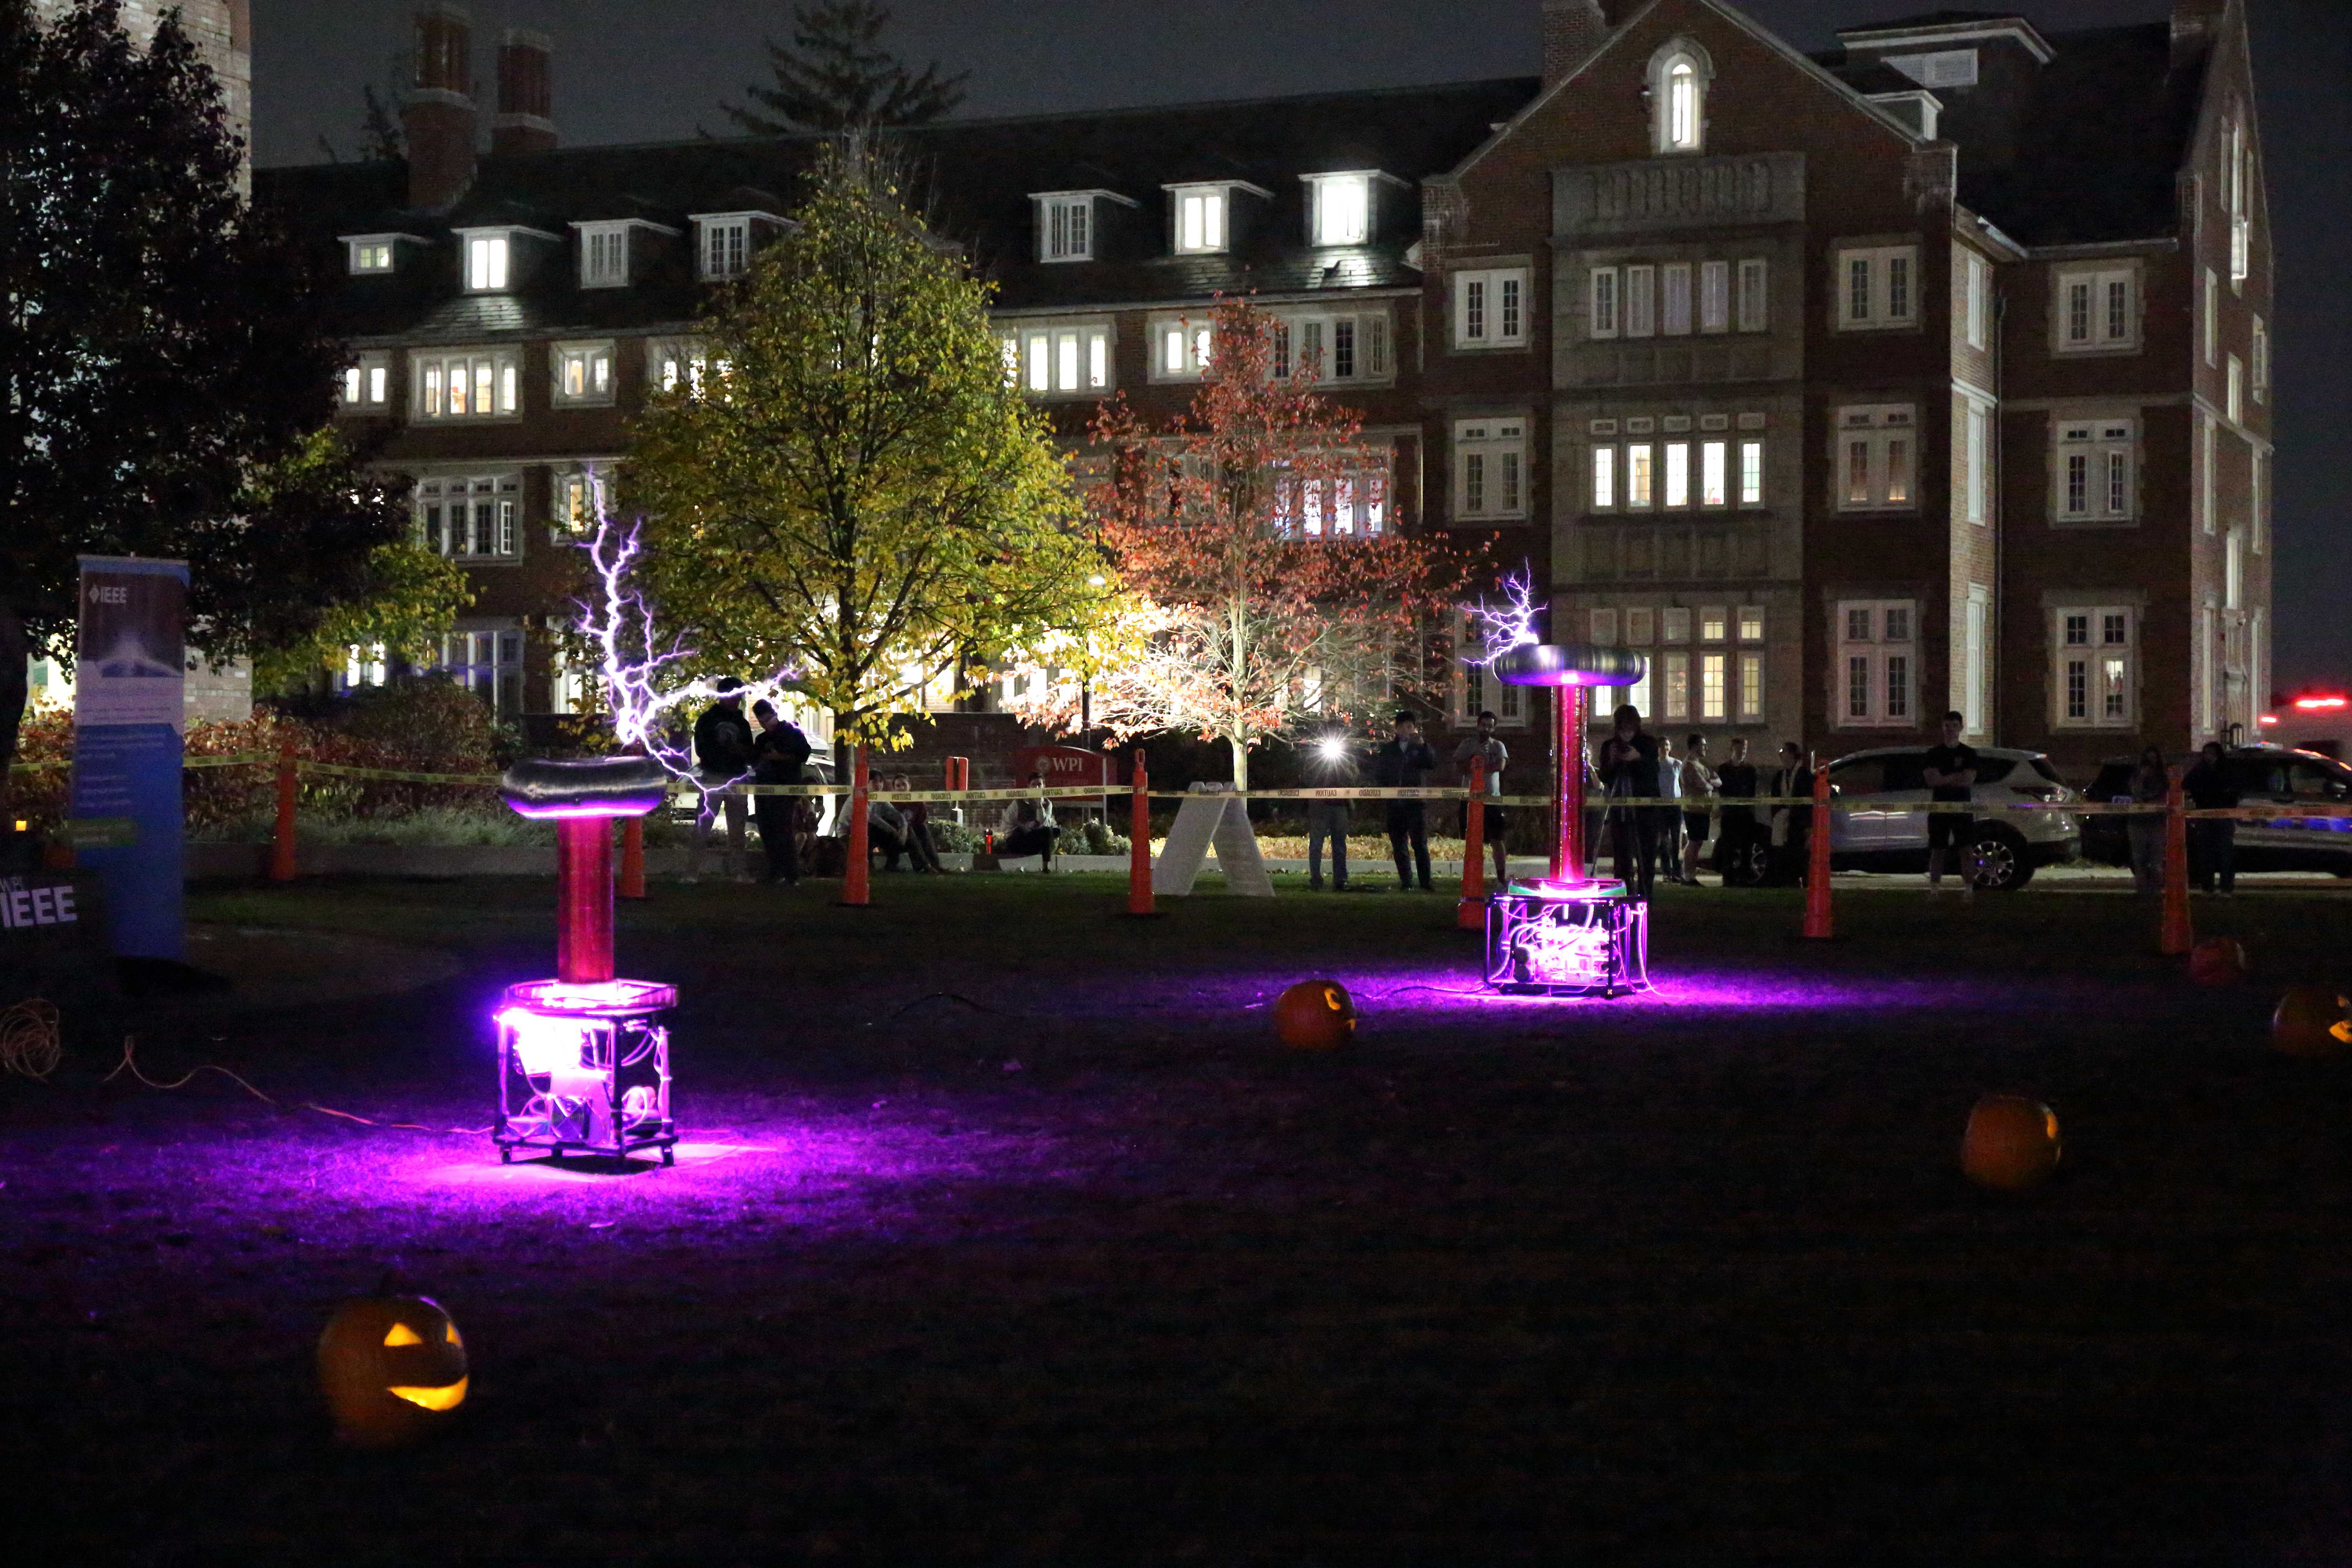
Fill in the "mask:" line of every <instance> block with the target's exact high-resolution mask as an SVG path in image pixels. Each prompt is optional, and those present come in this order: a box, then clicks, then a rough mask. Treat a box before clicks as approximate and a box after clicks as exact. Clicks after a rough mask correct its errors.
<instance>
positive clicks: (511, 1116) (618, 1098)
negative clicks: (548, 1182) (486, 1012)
mask: <svg viewBox="0 0 2352 1568" xmlns="http://www.w3.org/2000/svg"><path fill="white" fill-rule="evenodd" d="M675 1006H677V988H676V987H675V986H669V985H662V984H656V983H654V982H652V981H646V980H607V981H601V982H597V983H594V984H567V983H565V982H563V981H560V980H527V981H524V982H523V983H522V984H520V985H509V987H507V992H506V999H505V1001H504V1003H503V1004H502V1005H500V1006H499V1011H498V1016H497V1022H498V1029H499V1114H498V1121H497V1123H496V1125H495V1126H494V1127H493V1128H492V1129H491V1133H490V1138H491V1142H495V1143H496V1144H497V1145H498V1149H499V1161H500V1163H511V1162H512V1161H513V1159H514V1156H515V1151H516V1150H518V1149H525V1150H530V1149H536V1150H541V1151H543V1152H547V1153H549V1154H551V1155H555V1156H559V1157H560V1156H562V1155H564V1154H592V1155H604V1156H607V1157H609V1158H612V1159H614V1160H620V1159H625V1158H627V1157H628V1156H629V1155H630V1154H632V1153H634V1152H636V1151H638V1150H641V1149H659V1150H660V1151H661V1156H662V1163H663V1164H665V1165H674V1164H676V1163H677V1152H676V1145H677V1122H676V1121H673V1120H671V1117H670V1103H669V1096H670V1071H669V1031H668V1029H667V1028H666V1027H664V1026H662V1024H661V1023H660V1022H659V1019H660V1016H661V1015H663V1014H664V1013H667V1011H668V1010H669V1009H670V1008H672V1007H675ZM567 1034H569V1035H570V1036H571V1038H569V1039H566V1038H564V1036H566V1035H567Z"/></svg>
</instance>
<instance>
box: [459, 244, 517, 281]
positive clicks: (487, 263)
mask: <svg viewBox="0 0 2352 1568" xmlns="http://www.w3.org/2000/svg"><path fill="white" fill-rule="evenodd" d="M508 247H509V241H508V239H507V237H506V236H504V235H502V234H498V235H477V236H475V237H473V238H471V239H468V240H467V242H466V287H467V289H472V290H474V291H476V292H477V293H478V292H480V291H482V290H484V289H503V288H505V287H506V286H507V256H508Z"/></svg>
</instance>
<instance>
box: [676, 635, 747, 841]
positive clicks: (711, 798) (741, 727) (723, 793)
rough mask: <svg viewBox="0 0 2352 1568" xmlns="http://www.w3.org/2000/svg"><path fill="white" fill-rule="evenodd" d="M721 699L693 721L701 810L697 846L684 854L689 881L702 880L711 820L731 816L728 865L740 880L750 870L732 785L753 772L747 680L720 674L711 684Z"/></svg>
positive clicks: (740, 810) (740, 803)
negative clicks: (745, 696)
mask: <svg viewBox="0 0 2352 1568" xmlns="http://www.w3.org/2000/svg"><path fill="white" fill-rule="evenodd" d="M711 689H713V690H714V691H716V692H717V693H718V698H717V700H715V701H713V702H712V703H711V704H710V706H709V707H708V708H705V709H704V710H702V714H701V717H699V718H698V719H696V720H695V721H694V758H695V763H696V766H697V768H698V771H699V772H700V773H701V795H702V805H701V809H700V810H698V811H697V812H696V813H695V815H694V844H693V847H691V848H690V849H688V852H687V858H686V880H688V881H689V882H694V881H699V880H700V879H701V877H702V860H703V855H704V853H705V852H706V851H707V850H708V849H709V847H710V828H711V824H712V823H713V822H715V821H716V820H717V818H718V814H719V812H720V811H721V810H724V811H725V812H726V814H727V868H728V872H729V874H730V875H731V876H732V877H733V878H734V879H735V880H737V881H739V882H748V881H750V880H751V872H750V871H749V870H748V869H746V868H745V867H744V865H743V824H744V819H745V816H747V813H746V812H745V810H744V800H743V797H742V795H740V794H738V793H737V792H736V791H735V789H734V788H733V786H734V785H735V784H740V782H742V780H743V779H744V778H745V776H747V775H748V774H749V773H751V724H750V723H749V722H748V721H746V720H745V719H744V717H743V683H742V682H741V681H740V680H739V679H736V678H735V677H734V676H731V675H722V676H720V677H719V679H717V680H716V681H714V682H713V683H712V686H711Z"/></svg>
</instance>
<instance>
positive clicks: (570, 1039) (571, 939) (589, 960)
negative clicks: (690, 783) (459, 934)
mask: <svg viewBox="0 0 2352 1568" xmlns="http://www.w3.org/2000/svg"><path fill="white" fill-rule="evenodd" d="M500 793H501V794H502V795H504V796H505V797H506V803H507V804H508V805H510V806H512V807H513V808H514V809H515V810H516V811H518V812H520V814H521V815H523V816H527V817H530V818H533V819H534V820H545V821H552V822H553V823H554V824H555V834H556V882H555V900H556V920H557V924H556V942H555V968H556V974H555V978H554V979H552V980H526V981H524V982H522V983H521V984H518V985H509V987H507V992H506V996H505V998H504V1000H503V1001H502V1002H501V1004H500V1005H499V1010H498V1014H497V1016H496V1022H497V1025H498V1042H499V1043H498V1051H499V1110H498V1121H497V1123H496V1125H495V1127H494V1128H493V1130H492V1132H491V1137H492V1139H493V1141H494V1142H496V1143H497V1144H498V1149H499V1159H500V1160H501V1161H506V1162H510V1161H512V1160H513V1158H514V1155H515V1151H516V1150H518V1149H537V1150H543V1151H545V1152H548V1153H549V1154H551V1155H555V1156H562V1155H564V1154H593V1155H605V1156H609V1157H611V1158H613V1159H615V1160H619V1159H625V1158H626V1157H627V1156H628V1155H629V1154H631V1153H632V1152H635V1151H637V1150H640V1149H659V1150H660V1151H661V1154H662V1163H663V1164H665V1165H668V1164H674V1163H677V1154H676V1145H677V1122H676V1121H674V1120H673V1119H672V1118H671V1115H670V1067H669V1030H668V1029H667V1027H666V1026H665V1025H664V1024H663V1021H662V1020H663V1018H664V1016H666V1015H667V1013H668V1012H669V1010H670V1009H671V1008H673V1007H675V1006H677V987H675V986H671V985H664V984H658V983H656V982H654V981H650V980H622V979H617V978H615V977H614V973H613V823H614V819H615V818H617V817H624V816H644V815H645V814H646V813H647V812H649V811H652V810H654V809H655V808H656V807H657V806H659V805H661V804H662V802H663V801H664V800H665V799H666V798H667V795H668V793H669V774H668V773H667V771H665V770H664V768H663V767H662V765H661V763H658V762H656V761H655V760H654V759H653V758H651V757H591V758H586V759H583V760H581V761H576V762H525V763H516V764H515V765H514V766H512V767H510V768H509V769H508V770H507V773H506V777H505V779H504V780H503V781H502V782H501V785H500Z"/></svg>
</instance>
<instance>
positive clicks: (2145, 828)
mask: <svg viewBox="0 0 2352 1568" xmlns="http://www.w3.org/2000/svg"><path fill="white" fill-rule="evenodd" d="M2171 795H2172V774H2171V773H2170V772H2169V771H2168V770H2167V769H2166V767H2165V765H2164V753H2163V752H2160V751H2158V749H2157V748H2156V747H2154V746H2146V747H2143V748H2141V750H2140V753H2139V766H2138V767H2137V768H2134V769H2133V770H2132V776H2131V794H2129V795H2126V796H2124V797H2123V798H2124V801H2126V802H2128V803H2129V804H2131V805H2163V804H2164V803H2165V802H2166V801H2167V800H2168V799H2169V798H2170V797H2171ZM2124 833H2125V834H2126V837H2128V838H2129V839H2130V840H2131V868H2132V891H2134V892H2136V893H2137V894H2138V895H2139V896H2140V897H2141V898H2143V899H2152V898H2154V897H2156V895H2157V894H2158V893H2161V892H2162V891H2164V818H2163V817H2162V816H2159V815H2158V814H2157V813H2155V812H2152V811H2136V812H2134V813H2132V814H2131V815H2130V816H2126V818H2124Z"/></svg>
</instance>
